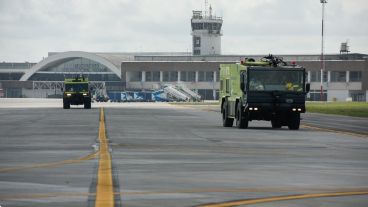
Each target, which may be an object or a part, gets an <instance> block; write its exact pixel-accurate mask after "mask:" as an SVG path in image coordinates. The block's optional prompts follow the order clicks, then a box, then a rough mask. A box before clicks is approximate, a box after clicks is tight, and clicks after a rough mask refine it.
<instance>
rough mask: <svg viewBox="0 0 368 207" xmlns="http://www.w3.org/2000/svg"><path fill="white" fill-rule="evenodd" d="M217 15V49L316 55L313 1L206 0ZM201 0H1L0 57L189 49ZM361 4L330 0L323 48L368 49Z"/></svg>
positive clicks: (316, 4) (317, 16)
mask: <svg viewBox="0 0 368 207" xmlns="http://www.w3.org/2000/svg"><path fill="white" fill-rule="evenodd" d="M209 2H210V3H211V4H212V7H213V9H214V11H215V13H216V15H219V16H223V18H224V25H223V33H224V36H223V37H222V53H223V54H268V53H273V54H316V53H320V51H321V49H320V47H321V46H320V45H321V37H320V35H321V3H320V0H209ZM201 9H204V0H0V61H1V62H2V61H16V62H23V61H30V62H39V61H40V60H41V59H42V58H43V57H46V56H47V53H48V52H50V51H58V52H60V51H76V50H78V51H88V52H137V51H145V52H173V51H176V52H187V51H191V42H192V39H191V36H190V32H191V31H190V30H191V28H190V18H191V15H192V10H201ZM367 20H368V1H367V0H329V1H328V4H327V5H326V52H327V53H338V52H339V47H340V43H341V42H344V41H346V40H349V44H350V45H351V51H352V52H357V53H366V54H367V53H368V23H367Z"/></svg>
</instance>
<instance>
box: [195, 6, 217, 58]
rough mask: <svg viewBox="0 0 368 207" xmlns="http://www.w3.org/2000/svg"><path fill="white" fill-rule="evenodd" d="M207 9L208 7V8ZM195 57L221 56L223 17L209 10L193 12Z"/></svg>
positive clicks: (210, 8)
mask: <svg viewBox="0 0 368 207" xmlns="http://www.w3.org/2000/svg"><path fill="white" fill-rule="evenodd" d="M206 7H207V6H206ZM191 23H192V36H193V55H207V56H211V55H221V36H222V31H221V28H222V23H223V20H222V17H217V16H215V15H213V14H212V7H211V6H210V7H209V10H207V8H206V11H205V12H204V15H203V11H193V16H192V20H191Z"/></svg>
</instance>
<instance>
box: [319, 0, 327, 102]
mask: <svg viewBox="0 0 368 207" xmlns="http://www.w3.org/2000/svg"><path fill="white" fill-rule="evenodd" d="M320 1H321V4H322V45H321V94H320V96H321V97H320V98H321V101H323V72H324V71H325V56H324V52H325V4H326V3H327V0H320ZM326 101H327V100H326Z"/></svg>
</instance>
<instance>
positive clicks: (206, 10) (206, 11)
mask: <svg viewBox="0 0 368 207" xmlns="http://www.w3.org/2000/svg"><path fill="white" fill-rule="evenodd" d="M204 16H205V17H206V16H208V0H204Z"/></svg>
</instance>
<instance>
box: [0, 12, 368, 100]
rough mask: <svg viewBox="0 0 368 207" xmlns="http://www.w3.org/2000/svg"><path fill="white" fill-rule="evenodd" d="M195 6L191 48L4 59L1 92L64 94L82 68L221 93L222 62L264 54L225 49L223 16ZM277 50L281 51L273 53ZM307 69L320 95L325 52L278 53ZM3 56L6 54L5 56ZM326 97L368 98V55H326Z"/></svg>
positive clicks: (104, 77)
mask: <svg viewBox="0 0 368 207" xmlns="http://www.w3.org/2000/svg"><path fill="white" fill-rule="evenodd" d="M205 14H206V15H204V14H203V13H202V12H201V11H193V16H192V19H191V26H192V33H191V35H192V41H193V43H192V52H190V53H185V52H182V53H180V52H179V53H177V52H168V53H144V52H143V53H95V52H83V51H71V52H59V53H55V52H50V53H49V54H48V57H47V58H44V59H43V60H41V61H40V62H38V63H28V62H25V63H9V62H0V97H5V98H12V97H40V98H41V97H42V98H47V97H50V98H51V97H60V95H61V93H62V92H61V88H62V87H63V81H64V79H65V78H70V77H74V76H76V75H79V74H83V75H84V76H86V77H88V78H89V80H90V83H91V85H92V87H93V88H94V89H96V90H97V91H100V92H103V93H105V94H107V93H108V92H111V91H153V90H158V89H160V88H162V87H163V86H165V85H166V84H176V83H179V82H180V84H185V85H186V87H188V88H189V89H190V90H193V91H195V92H197V93H198V94H200V95H201V97H202V100H216V99H218V90H219V66H220V64H223V63H239V62H240V61H242V60H244V59H245V58H254V59H256V60H258V59H260V58H262V57H264V56H266V54H265V55H222V54H221V36H222V24H223V20H222V18H221V17H216V16H213V15H212V13H211V12H210V13H208V12H207V13H205ZM274 55H277V54H274ZM278 56H281V57H283V58H284V61H286V62H296V64H297V65H300V66H302V67H305V68H306V70H307V71H308V82H309V83H311V92H310V93H309V94H308V99H309V100H312V101H319V100H321V96H320V88H321V87H320V82H321V80H320V77H321V61H320V58H321V57H320V55H319V54H315V55H278ZM0 61H1V60H0ZM323 77H324V78H323V89H324V91H323V100H328V101H347V100H352V101H368V55H366V54H356V53H348V52H346V53H339V54H330V55H326V56H325V72H324V74H323Z"/></svg>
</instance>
